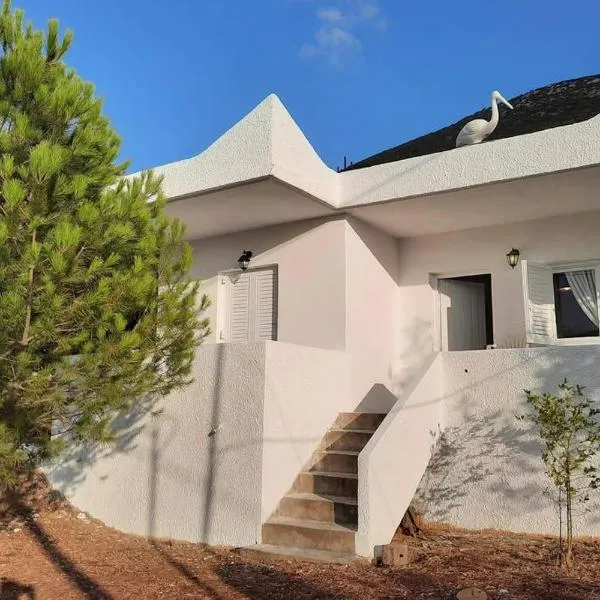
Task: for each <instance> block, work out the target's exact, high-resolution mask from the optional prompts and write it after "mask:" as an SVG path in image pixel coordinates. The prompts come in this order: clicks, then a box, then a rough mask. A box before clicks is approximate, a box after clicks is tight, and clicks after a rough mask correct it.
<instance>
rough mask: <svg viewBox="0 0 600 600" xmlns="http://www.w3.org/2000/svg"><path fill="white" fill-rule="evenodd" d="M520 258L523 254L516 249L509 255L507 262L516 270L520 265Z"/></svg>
mask: <svg viewBox="0 0 600 600" xmlns="http://www.w3.org/2000/svg"><path fill="white" fill-rule="evenodd" d="M519 256H521V253H520V252H519V251H518V250H517V249H516V248H513V249H512V250H511V251H510V252H509V253H508V254H507V255H506V261H507V262H508V265H509V266H510V267H511V268H512V269H514V268H515V267H516V266H517V265H518V264H519Z"/></svg>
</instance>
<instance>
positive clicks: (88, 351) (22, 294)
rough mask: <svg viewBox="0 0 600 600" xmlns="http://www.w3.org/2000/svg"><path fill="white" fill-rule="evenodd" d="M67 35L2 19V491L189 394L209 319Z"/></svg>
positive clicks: (178, 227)
mask: <svg viewBox="0 0 600 600" xmlns="http://www.w3.org/2000/svg"><path fill="white" fill-rule="evenodd" d="M71 41H72V34H71V33H70V32H67V33H66V34H64V36H61V35H60V34H59V25H58V22H57V21H56V20H51V21H49V23H48V28H47V31H45V32H42V31H37V30H35V29H34V28H33V27H32V26H31V25H30V24H25V22H24V13H23V12H22V11H20V10H16V11H13V10H12V8H11V3H10V0H5V1H4V4H3V8H2V14H1V16H0V43H1V44H2V53H1V54H0V482H2V483H8V482H10V481H11V480H13V479H14V477H15V473H16V472H17V471H18V470H19V469H20V468H22V467H23V466H25V465H28V464H38V463H39V461H41V460H44V459H46V458H48V457H49V456H51V455H53V454H54V453H56V452H59V451H60V449H61V444H60V439H61V438H60V436H58V437H57V436H51V432H52V430H53V427H56V424H57V423H60V428H61V431H63V432H65V433H66V432H68V433H69V435H70V436H72V438H73V439H75V440H94V441H98V442H107V441H109V440H111V439H114V433H113V429H112V423H113V420H114V417H115V415H116V414H117V413H119V412H121V411H127V410H129V409H131V408H132V407H133V406H134V405H135V404H136V403H138V402H140V401H142V400H144V399H146V398H148V397H154V396H155V395H161V394H167V393H168V392H170V391H171V390H172V389H173V388H176V387H178V386H182V385H185V384H186V383H188V382H189V378H190V372H191V363H192V360H193V355H194V349H195V347H196V345H197V344H198V343H199V342H200V341H201V340H202V338H203V337H204V336H205V335H206V334H207V333H208V322H207V320H206V319H203V318H202V312H203V310H204V309H205V308H206V307H207V306H208V300H207V298H206V297H202V298H200V296H199V290H198V283H197V282H194V281H192V280H190V278H189V277H188V274H187V273H188V271H189V267H190V264H191V248H190V246H189V244H187V243H186V242H185V241H184V240H183V233H184V229H183V226H182V224H181V223H180V222H178V221H176V220H171V219H169V218H168V217H167V216H166V215H165V211H164V208H165V202H166V199H165V197H164V195H163V193H162V191H161V181H160V179H159V178H157V177H155V176H154V175H153V174H152V173H151V172H146V173H144V174H143V175H141V176H139V177H126V176H125V172H126V169H127V164H126V163H125V164H123V163H119V162H118V155H119V152H120V141H119V138H118V136H117V135H116V133H115V132H114V131H113V129H112V127H111V125H110V123H109V121H108V120H107V119H106V118H105V117H104V116H103V115H102V112H101V111H102V105H101V101H100V100H99V99H98V98H96V97H95V95H94V88H93V86H92V85H91V84H89V83H87V82H84V81H83V80H82V79H81V78H80V77H79V76H78V75H77V74H76V73H75V72H74V70H73V69H71V68H69V67H68V66H67V65H66V64H65V62H64V57H65V54H66V52H67V50H68V49H69V47H70V45H71Z"/></svg>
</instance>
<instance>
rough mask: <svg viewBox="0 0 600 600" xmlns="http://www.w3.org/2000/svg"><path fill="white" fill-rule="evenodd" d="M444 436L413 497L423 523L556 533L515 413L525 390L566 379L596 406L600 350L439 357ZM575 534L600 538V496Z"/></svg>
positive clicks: (533, 450)
mask: <svg viewBox="0 0 600 600" xmlns="http://www.w3.org/2000/svg"><path fill="white" fill-rule="evenodd" d="M443 376H444V389H445V392H444V422H445V434H444V438H443V441H442V443H441V445H440V447H439V448H438V451H437V452H436V455H435V457H434V459H433V460H432V463H431V464H430V467H429V469H428V470H427V473H426V475H425V477H424V478H423V480H422V482H421V485H420V488H419V492H418V495H417V505H418V506H419V507H420V508H421V509H422V510H423V511H424V515H425V517H426V518H427V519H429V520H432V521H437V522H445V523H450V524H452V525H455V526H459V527H465V528H473V529H485V528H493V529H506V530H511V531H517V532H533V533H551V534H555V533H557V532H558V530H557V527H558V517H557V512H556V505H555V504H554V503H553V502H552V501H551V499H550V498H548V497H547V496H545V495H544V490H545V489H546V487H547V486H548V483H549V479H548V478H547V477H546V475H545V473H544V465H543V463H542V460H541V457H540V452H541V445H540V442H539V440H538V439H537V437H536V436H535V435H534V434H533V432H532V430H531V427H530V426H527V425H524V424H521V423H519V422H518V421H517V419H516V418H515V415H517V414H522V412H523V411H524V410H525V408H526V401H525V395H524V393H523V389H531V390H539V391H542V390H547V391H555V390H556V389H557V385H558V384H559V383H560V382H561V381H562V380H563V378H564V377H568V378H569V380H571V381H572V382H573V383H579V384H582V385H585V386H587V388H588V389H587V392H588V394H589V395H590V396H591V397H592V398H594V399H596V400H597V401H598V402H600V347H598V346H580V347H569V348H535V349H534V348H531V349H509V350H487V351H474V352H452V353H446V354H444V355H443ZM587 506H588V508H591V512H589V513H587V514H582V515H580V516H579V517H578V518H577V523H576V526H577V528H576V533H578V534H581V535H596V536H597V535H600V494H596V495H595V501H594V502H591V503H590V504H588V505H587Z"/></svg>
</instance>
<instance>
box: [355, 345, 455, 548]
mask: <svg viewBox="0 0 600 600" xmlns="http://www.w3.org/2000/svg"><path fill="white" fill-rule="evenodd" d="M443 367H444V365H443V357H442V355H441V354H437V355H434V356H432V357H430V360H428V361H427V362H426V363H425V365H423V367H422V370H421V372H420V373H419V376H418V377H417V378H415V380H414V381H413V385H412V386H411V389H409V390H407V393H406V395H405V397H403V398H401V399H399V400H398V401H397V402H396V404H395V405H394V406H393V408H392V410H391V411H390V412H389V414H388V415H387V417H386V418H385V419H384V421H383V423H382V424H381V425H380V426H379V428H378V429H377V431H376V432H375V435H373V437H372V438H371V439H370V440H369V442H368V444H367V445H366V446H365V447H364V449H363V450H362V452H361V453H360V455H359V457H358V533H357V534H356V551H357V553H358V554H360V555H362V556H372V555H373V551H374V549H375V547H376V546H381V545H384V544H389V543H390V541H391V539H392V537H393V536H394V533H395V532H396V529H397V528H398V525H399V524H400V521H401V520H402V517H403V516H404V513H405V512H406V509H407V508H408V507H409V505H410V502H411V500H412V498H413V496H414V494H415V491H416V490H417V487H418V485H419V482H420V480H421V477H422V475H423V473H424V472H425V469H426V467H427V464H428V463H429V460H430V458H431V454H432V451H433V448H434V447H435V444H436V440H437V439H438V436H439V434H440V433H441V431H442V429H443Z"/></svg>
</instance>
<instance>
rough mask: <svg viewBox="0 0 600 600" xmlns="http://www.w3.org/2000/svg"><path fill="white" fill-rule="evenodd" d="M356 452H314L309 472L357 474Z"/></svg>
mask: <svg viewBox="0 0 600 600" xmlns="http://www.w3.org/2000/svg"><path fill="white" fill-rule="evenodd" d="M358 455H359V452H358V450H325V451H319V452H316V453H315V455H314V457H313V461H314V462H313V466H312V467H311V468H310V470H311V471H331V472H338V473H354V474H356V473H358Z"/></svg>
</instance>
